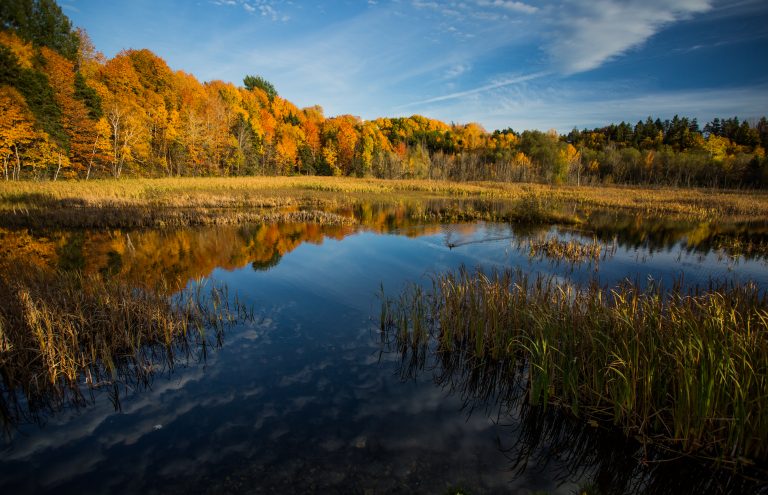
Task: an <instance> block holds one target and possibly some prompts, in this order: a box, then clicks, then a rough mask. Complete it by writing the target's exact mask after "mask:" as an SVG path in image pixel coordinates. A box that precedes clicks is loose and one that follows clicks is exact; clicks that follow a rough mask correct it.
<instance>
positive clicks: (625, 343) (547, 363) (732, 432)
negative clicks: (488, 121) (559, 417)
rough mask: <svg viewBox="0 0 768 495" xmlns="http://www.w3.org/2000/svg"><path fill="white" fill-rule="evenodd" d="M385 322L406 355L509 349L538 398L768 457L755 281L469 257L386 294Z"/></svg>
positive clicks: (748, 458) (490, 356)
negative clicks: (608, 282)
mask: <svg viewBox="0 0 768 495" xmlns="http://www.w3.org/2000/svg"><path fill="white" fill-rule="evenodd" d="M381 326H382V338H383V339H386V338H389V336H392V337H393V338H394V340H395V341H396V343H397V345H398V346H399V348H400V350H401V352H403V354H404V356H406V355H407V354H416V355H419V356H420V357H419V360H420V361H421V362H424V361H425V359H426V358H424V357H422V355H423V354H424V353H425V352H427V350H428V349H432V350H433V351H434V355H435V360H436V362H437V363H438V364H437V365H436V366H439V363H444V362H450V361H451V358H450V356H452V355H454V354H459V355H462V356H464V358H463V360H464V361H465V362H466V363H467V366H469V367H470V368H472V369H480V368H481V367H483V366H486V365H483V364H482V363H487V362H488V361H489V360H490V361H492V362H497V363H501V364H503V366H502V367H503V369H504V370H506V371H505V372H504V377H500V378H499V379H500V380H501V381H506V382H508V383H510V384H513V383H520V384H522V387H523V389H524V391H525V396H526V401H527V402H528V403H529V404H531V405H534V406H536V405H541V406H543V407H545V408H546V407H557V408H559V409H562V410H566V411H568V412H569V413H570V414H573V415H575V416H577V417H579V418H583V419H585V420H587V421H594V422H597V423H603V424H611V425H614V426H615V427H618V428H621V429H622V430H623V431H624V433H625V434H626V435H627V436H632V437H636V438H637V439H638V440H640V441H641V442H643V443H644V444H645V445H653V446H655V448H658V449H663V450H672V451H675V452H684V453H686V454H693V455H696V456H701V457H706V458H712V459H716V460H717V461H718V462H720V463H722V464H726V465H730V466H737V465H742V466H746V465H751V464H754V463H763V464H764V463H765V461H766V459H767V458H768V441H766V440H767V439H768V298H767V296H766V293H765V291H764V290H761V289H760V288H759V287H757V286H756V285H754V284H749V283H747V284H741V285H736V284H723V285H717V286H715V285H713V286H711V287H708V288H707V290H690V291H686V290H684V289H683V288H682V287H681V285H680V284H677V285H675V286H674V287H672V288H671V289H669V290H664V289H663V288H662V287H660V286H658V285H656V284H650V285H649V286H648V287H646V288H642V287H640V286H639V285H637V284H633V283H629V282H627V283H623V284H621V285H619V286H617V287H614V288H611V289H604V288H601V287H599V286H597V285H596V284H592V285H589V286H586V287H576V286H574V285H571V284H568V283H563V282H558V281H557V280H556V279H554V278H546V277H542V276H539V277H536V278H532V277H530V276H529V275H527V274H525V273H523V272H521V271H506V272H503V273H493V274H491V275H486V274H484V273H482V272H477V273H471V272H468V271H467V270H465V269H462V270H460V271H459V272H458V273H450V274H445V275H440V276H437V277H435V278H434V279H433V285H432V288H431V290H430V291H426V292H424V291H422V289H421V288H417V287H414V288H411V289H408V290H406V291H404V293H403V294H401V296H400V298H399V299H398V300H394V301H393V300H386V301H385V302H384V304H383V306H382V314H381ZM426 334H428V335H429V337H428V338H427V337H425V335H426ZM472 363H474V364H472ZM513 388H514V387H513V386H512V385H510V386H509V389H510V390H511V389H513Z"/></svg>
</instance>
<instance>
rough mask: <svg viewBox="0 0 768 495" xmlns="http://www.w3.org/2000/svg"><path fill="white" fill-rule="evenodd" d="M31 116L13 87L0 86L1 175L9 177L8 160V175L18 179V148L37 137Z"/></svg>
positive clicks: (19, 164)
mask: <svg viewBox="0 0 768 495" xmlns="http://www.w3.org/2000/svg"><path fill="white" fill-rule="evenodd" d="M37 136H38V135H37V133H36V132H35V130H34V127H33V124H32V116H31V114H30V112H29V111H28V109H27V106H26V104H25V103H24V99H23V97H22V96H21V94H19V92H18V91H16V90H15V89H13V88H10V87H8V86H0V158H2V160H3V176H4V178H5V180H8V178H9V162H11V161H13V165H12V166H11V170H10V176H11V178H13V179H14V180H18V179H19V175H20V172H21V152H20V149H21V148H24V147H25V146H27V145H29V144H30V143H32V142H33V141H34V140H35V139H36V138H37Z"/></svg>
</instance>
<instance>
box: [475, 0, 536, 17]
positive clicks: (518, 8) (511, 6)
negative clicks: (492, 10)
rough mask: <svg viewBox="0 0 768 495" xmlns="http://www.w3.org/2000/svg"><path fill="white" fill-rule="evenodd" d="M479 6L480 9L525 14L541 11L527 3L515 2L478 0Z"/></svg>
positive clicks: (510, 0) (507, 0) (509, 0)
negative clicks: (497, 9) (495, 8)
mask: <svg viewBox="0 0 768 495" xmlns="http://www.w3.org/2000/svg"><path fill="white" fill-rule="evenodd" d="M477 5H478V6H480V7H500V8H503V9H507V10H511V11H514V12H520V13H523V14H533V13H535V12H538V11H539V8H538V7H534V6H533V5H528V4H527V3H523V2H515V1H512V0H478V1H477Z"/></svg>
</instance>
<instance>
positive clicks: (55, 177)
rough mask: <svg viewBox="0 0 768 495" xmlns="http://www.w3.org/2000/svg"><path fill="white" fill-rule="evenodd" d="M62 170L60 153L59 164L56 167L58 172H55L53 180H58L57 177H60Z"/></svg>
mask: <svg viewBox="0 0 768 495" xmlns="http://www.w3.org/2000/svg"><path fill="white" fill-rule="evenodd" d="M60 171H61V153H59V164H58V166H57V167H56V173H54V174H53V182H56V179H58V178H59V172H60Z"/></svg>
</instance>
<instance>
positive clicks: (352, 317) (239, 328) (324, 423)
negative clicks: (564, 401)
mask: <svg viewBox="0 0 768 495" xmlns="http://www.w3.org/2000/svg"><path fill="white" fill-rule="evenodd" d="M534 237H536V238H556V239H559V240H563V241H569V240H572V241H578V242H582V243H589V242H594V241H593V237H592V233H585V232H577V231H570V230H564V229H558V228H556V227H542V228H538V229H533V230H531V229H520V228H513V227H511V226H509V225H501V224H486V223H474V224H458V225H402V224H401V225H389V226H379V227H377V228H370V227H362V228H353V227H322V226H317V225H307V224H291V225H254V226H244V227H217V228H200V229H182V230H174V231H140V232H123V231H110V232H87V231H86V232H58V233H44V234H43V233H27V232H12V231H9V232H5V233H3V237H2V242H3V243H4V244H5V245H7V246H8V245H11V244H12V243H15V244H14V245H16V246H20V247H21V248H23V249H25V250H27V256H30V257H33V258H34V259H36V260H39V262H40V263H42V264H48V265H51V266H55V267H57V268H60V269H72V268H77V269H80V270H84V271H86V272H88V271H101V272H103V273H105V274H109V275H110V276H119V277H124V278H126V279H129V280H134V281H136V282H137V283H153V282H155V281H156V279H159V278H160V277H162V278H163V279H165V280H171V281H176V283H178V284H180V285H181V286H184V285H186V286H192V285H194V284H200V283H203V284H209V285H211V286H213V285H216V284H226V286H227V287H228V288H229V293H230V294H237V296H238V298H239V300H240V302H241V303H244V304H245V305H247V306H249V307H251V308H252V309H253V311H254V318H253V320H252V321H246V322H243V323H240V324H238V325H235V326H233V327H230V328H228V329H227V331H226V333H225V335H224V338H223V340H222V342H221V345H220V346H218V347H217V348H216V349H214V350H208V352H206V353H205V355H204V356H203V355H202V354H201V353H195V352H193V353H191V354H190V355H189V356H187V357H186V358H184V359H182V360H180V361H177V362H175V363H174V366H173V367H172V368H171V367H169V366H168V365H167V364H166V365H162V366H161V365H158V369H157V370H156V372H155V373H154V375H153V378H152V380H151V383H150V384H149V385H148V386H143V385H136V384H133V385H131V384H124V385H123V386H122V387H121V388H120V393H119V405H118V407H116V401H115V400H114V399H115V398H114V397H111V396H110V394H108V392H107V391H106V390H98V391H96V392H95V393H93V396H92V397H90V398H89V400H88V404H86V405H81V406H79V407H74V406H70V407H66V408H64V409H62V410H55V411H38V412H37V414H36V415H34V418H32V419H31V416H30V415H29V414H25V415H19V419H18V421H17V422H16V423H15V424H12V425H9V426H8V428H9V433H8V434H7V436H6V438H5V439H4V440H3V443H2V446H1V449H0V491H2V493H7V494H10V493H45V492H51V493H54V492H55V493H136V492H143V493H146V494H151V493H176V492H178V493H197V492H201V493H223V492H232V493H303V492H322V493H386V492H417V493H447V492H448V491H449V490H454V491H453V493H455V490H456V489H459V488H461V489H463V490H465V491H467V492H470V493H521V494H523V493H526V494H527V493H535V492H544V493H558V494H560V493H562V494H566V493H576V492H578V491H579V489H580V488H583V487H587V486H596V487H598V488H602V489H603V490H604V491H608V492H610V491H611V490H613V491H615V490H620V491H638V492H643V491H647V490H650V489H652V490H653V491H654V492H655V493H684V492H686V491H688V492H691V493H694V492H696V490H698V489H697V488H696V486H697V485H696V482H698V481H700V480H701V478H702V476H704V477H705V479H706V477H707V476H708V474H707V473H708V471H707V470H706V469H705V468H698V467H696V466H693V467H691V466H689V465H687V464H685V463H683V464H682V465H678V466H676V467H674V468H673V469H667V468H666V466H662V467H653V468H649V467H644V466H640V465H639V464H638V461H637V459H638V455H637V446H635V445H632V444H631V443H629V442H626V441H624V440H623V439H621V438H619V437H617V436H615V435H613V434H611V433H610V432H602V431H601V432H594V431H588V432H587V433H584V431H585V430H584V427H583V425H579V424H574V422H572V421H569V420H563V419H562V418H555V417H550V418H548V417H546V416H552V412H551V411H549V412H547V413H546V414H544V413H541V414H539V413H537V412H536V411H517V412H514V413H513V412H510V411H504V410H501V409H499V408H497V407H494V406H493V405H492V404H491V403H492V402H493V401H491V403H489V404H485V405H483V404H478V403H477V401H467V393H466V389H464V393H459V392H457V391H456V387H450V386H445V381H443V382H442V384H437V383H436V381H435V375H436V374H437V373H438V371H437V370H429V369H424V370H421V371H420V372H419V373H409V374H403V373H402V363H401V362H400V356H399V354H397V353H391V352H388V351H387V349H386V347H383V346H382V345H381V342H380V336H379V324H378V320H377V317H378V313H379V308H380V304H381V291H382V288H383V291H384V293H386V294H387V295H390V296H394V295H396V294H397V293H398V292H399V291H400V290H401V289H402V288H403V287H404V285H405V284H407V283H412V282H416V283H423V284H425V285H426V284H429V282H430V276H431V275H433V274H437V273H440V272H444V271H447V270H455V269H458V268H459V267H461V266H467V267H470V268H474V267H481V268H483V269H484V270H492V269H505V268H517V267H519V268H521V269H523V270H526V271H530V272H533V273H542V274H545V275H554V276H557V277H562V278H563V279H568V280H572V281H575V282H586V281H589V280H591V279H594V278H597V279H598V280H599V281H600V283H601V284H605V285H608V284H614V283H616V282H619V281H621V280H623V279H625V278H630V279H632V280H634V281H639V282H641V283H646V282H647V281H649V280H653V281H662V282H663V283H665V284H671V283H672V282H673V281H676V280H680V279H681V278H682V280H684V282H685V283H686V284H689V285H695V284H700V285H706V284H707V283H708V282H709V281H710V280H724V279H727V280H738V281H747V280H753V281H755V282H756V283H757V284H759V285H760V286H761V287H768V264H766V261H765V259H763V258H760V257H757V258H755V259H745V258H743V257H732V256H729V255H726V254H724V253H723V252H719V251H715V250H712V249H704V250H701V249H699V250H697V249H690V248H689V243H687V242H686V239H685V238H680V239H673V240H671V241H670V240H669V239H666V240H665V241H664V242H663V243H655V244H654V243H653V242H637V241H636V240H627V239H623V238H622V237H621V236H617V237H616V238H606V237H605V236H604V237H603V238H602V239H599V242H601V243H602V245H603V249H602V251H601V255H600V256H599V257H597V258H596V259H591V260H589V261H582V262H575V263H570V262H567V261H563V260H555V259H550V258H547V256H545V255H543V254H540V253H532V252H531V249H530V247H529V245H528V244H527V241H528V240H529V239H530V238H534ZM201 277H204V278H201ZM21 418H24V419H21ZM521 454H522V455H521ZM701 469H703V470H701ZM622 476H623V477H626V478H628V479H626V480H618V481H617V480H615V479H614V478H616V477H619V478H621V477H622ZM723 483H725V484H726V485H725V491H728V489H729V488H728V485H727V483H730V481H728V480H727V479H726V480H725V481H724V482H723ZM617 487H619V488H617ZM730 490H731V491H732V492H733V493H737V491H734V489H730Z"/></svg>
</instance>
